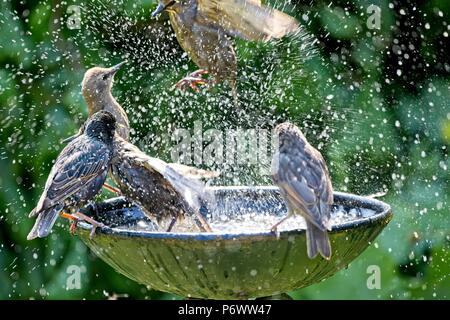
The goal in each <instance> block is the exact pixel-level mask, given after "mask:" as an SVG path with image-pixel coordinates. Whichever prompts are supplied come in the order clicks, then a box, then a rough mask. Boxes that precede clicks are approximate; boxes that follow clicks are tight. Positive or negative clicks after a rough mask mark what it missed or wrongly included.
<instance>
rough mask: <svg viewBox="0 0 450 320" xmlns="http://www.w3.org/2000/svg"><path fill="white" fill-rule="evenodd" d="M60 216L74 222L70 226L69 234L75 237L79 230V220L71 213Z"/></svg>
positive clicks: (63, 213) (62, 213)
mask: <svg viewBox="0 0 450 320" xmlns="http://www.w3.org/2000/svg"><path fill="white" fill-rule="evenodd" d="M59 215H60V216H61V218H64V219H69V220H70V221H71V222H72V223H71V224H70V228H69V232H70V234H72V235H73V234H74V233H75V230H76V228H77V223H78V220H79V219H78V218H77V217H76V216H74V215H72V214H69V213H65V212H61V213H60V214H59Z"/></svg>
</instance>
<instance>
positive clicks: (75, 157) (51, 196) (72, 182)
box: [27, 111, 115, 240]
mask: <svg viewBox="0 0 450 320" xmlns="http://www.w3.org/2000/svg"><path fill="white" fill-rule="evenodd" d="M114 130H115V119H114V117H113V116H112V115H111V114H110V113H108V112H104V111H102V112H98V113H96V114H94V115H93V116H92V117H91V118H90V119H89V120H88V122H87V124H86V126H85V131H84V133H83V134H81V135H80V136H78V137H77V138H76V139H74V140H73V141H71V142H70V143H69V144H68V145H67V146H66V147H65V148H64V149H63V150H62V151H61V153H60V154H59V156H58V158H57V159H56V162H55V164H54V165H53V167H52V170H51V171H50V174H49V176H48V178H47V182H46V184H45V188H44V191H43V193H42V195H41V197H40V199H39V202H38V204H37V206H36V208H35V209H34V210H33V211H32V212H31V213H30V217H37V218H36V222H35V224H34V227H33V229H32V230H31V231H30V233H29V234H28V237H27V239H28V240H31V239H34V238H37V237H40V238H42V237H45V236H47V235H48V234H49V233H50V230H51V228H52V227H53V224H54V223H55V221H56V218H57V217H58V215H59V213H60V212H62V211H63V210H72V211H76V210H78V208H79V207H80V206H82V205H83V204H85V203H86V202H87V201H89V200H90V199H92V198H93V197H94V196H95V195H96V194H97V193H98V192H99V191H100V189H101V187H102V185H103V183H104V181H105V179H106V176H107V172H108V168H109V164H110V161H111V157H112V139H113V136H114Z"/></svg>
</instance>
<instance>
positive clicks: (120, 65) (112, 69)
mask: <svg viewBox="0 0 450 320" xmlns="http://www.w3.org/2000/svg"><path fill="white" fill-rule="evenodd" d="M125 63H126V61H122V62H121V63H118V64H116V65H115V66H114V67H111V74H116V72H117V71H119V69H120V68H121V67H122V66H123V65H124V64H125Z"/></svg>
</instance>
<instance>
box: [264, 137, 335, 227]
mask: <svg viewBox="0 0 450 320" xmlns="http://www.w3.org/2000/svg"><path fill="white" fill-rule="evenodd" d="M273 161H274V162H273V170H272V178H273V180H274V182H275V183H276V184H277V185H278V186H279V187H280V188H281V189H282V191H283V193H284V194H285V195H286V197H287V198H288V201H289V202H290V203H291V204H292V205H293V207H294V208H296V209H299V210H300V211H301V212H302V213H303V214H304V215H305V218H306V219H308V220H309V221H310V222H311V223H313V224H314V225H316V226H317V227H318V228H320V229H321V230H324V229H327V228H329V225H328V220H329V218H330V205H331V204H332V203H333V189H332V186H331V181H330V178H329V174H328V169H327V167H326V164H325V161H324V159H323V158H322V156H321V155H320V153H319V152H318V151H316V150H314V149H313V148H312V147H310V146H309V145H306V146H305V148H304V149H303V148H294V147H291V148H289V149H288V150H284V151H280V152H279V153H278V154H277V155H276V156H275V157H274V160H273Z"/></svg>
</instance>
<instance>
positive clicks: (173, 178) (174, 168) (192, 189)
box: [115, 136, 213, 210]
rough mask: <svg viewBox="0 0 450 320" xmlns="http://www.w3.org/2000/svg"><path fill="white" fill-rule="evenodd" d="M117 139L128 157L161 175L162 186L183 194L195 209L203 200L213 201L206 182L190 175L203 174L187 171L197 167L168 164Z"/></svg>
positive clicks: (205, 174)
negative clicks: (188, 172) (206, 187)
mask: <svg viewBox="0 0 450 320" xmlns="http://www.w3.org/2000/svg"><path fill="white" fill-rule="evenodd" d="M115 139H116V143H120V144H122V145H121V148H120V149H121V150H122V152H124V153H125V154H126V153H128V154H129V156H127V158H128V159H133V161H134V162H135V163H139V164H140V165H142V166H143V167H145V168H146V169H147V170H149V171H152V172H155V173H157V174H159V175H161V177H162V179H161V180H163V181H164V182H163V183H162V184H161V186H162V187H164V188H166V189H167V190H168V191H169V192H173V193H178V194H180V195H182V196H183V197H184V198H185V200H186V201H187V203H188V204H189V205H190V206H191V207H192V208H193V209H196V210H198V209H199V207H200V206H201V203H200V202H201V201H208V202H209V203H212V200H213V198H212V196H211V195H210V193H209V192H207V191H206V190H205V184H204V183H203V182H201V181H199V180H198V179H193V178H191V177H190V175H196V174H198V175H201V174H200V173H198V172H197V173H196V172H191V173H190V174H187V172H186V171H189V170H188V169H190V170H193V169H195V168H192V167H188V166H184V165H176V164H167V163H166V162H164V161H162V160H160V159H157V158H153V157H150V156H148V155H146V154H145V153H143V152H142V151H141V150H139V149H138V148H137V147H136V146H134V145H133V144H131V143H129V142H127V141H125V140H123V139H121V138H118V137H117V136H116V138H115ZM197 170H198V169H197ZM184 173H186V175H184ZM207 173H208V172H205V173H203V174H204V176H205V177H206V176H208V175H207Z"/></svg>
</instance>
